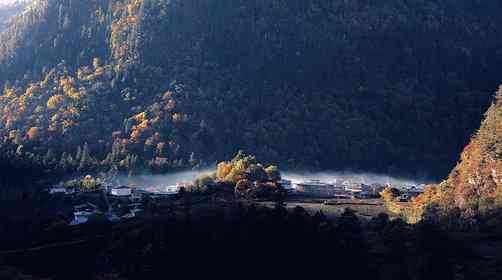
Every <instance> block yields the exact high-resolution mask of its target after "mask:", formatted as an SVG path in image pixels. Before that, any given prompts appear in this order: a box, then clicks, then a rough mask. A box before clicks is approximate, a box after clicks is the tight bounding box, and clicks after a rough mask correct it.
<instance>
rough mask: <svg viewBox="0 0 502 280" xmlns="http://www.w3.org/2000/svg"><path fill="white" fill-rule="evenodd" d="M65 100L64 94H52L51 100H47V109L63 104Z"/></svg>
mask: <svg viewBox="0 0 502 280" xmlns="http://www.w3.org/2000/svg"><path fill="white" fill-rule="evenodd" d="M63 100H64V96H62V95H60V94H56V95H53V96H51V97H50V98H49V100H47V109H49V110H53V109H55V108H56V107H58V106H60V105H61V103H62V102H63Z"/></svg>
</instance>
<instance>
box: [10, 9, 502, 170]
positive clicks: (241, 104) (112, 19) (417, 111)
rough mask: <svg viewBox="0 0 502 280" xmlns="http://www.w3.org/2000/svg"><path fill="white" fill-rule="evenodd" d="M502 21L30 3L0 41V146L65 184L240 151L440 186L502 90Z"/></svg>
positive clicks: (392, 13)
mask: <svg viewBox="0 0 502 280" xmlns="http://www.w3.org/2000/svg"><path fill="white" fill-rule="evenodd" d="M501 8H502V3H501V2H500V1H497V0H487V1H483V2H480V1H476V0H460V1H459V0H455V1H454V0H407V1H402V0H391V1H371V0H355V1H321V0H308V1H304V0H294V1H282V0H267V1H263V0H254V1H248V0H246V1H244V0H237V1H235V0H209V1H202V0H173V1H167V0H90V1H72V0H54V1H49V0H37V1H33V3H32V4H31V6H30V7H29V8H28V10H27V11H26V12H24V13H23V14H21V15H19V16H17V17H16V18H15V22H14V23H13V24H12V25H11V26H10V27H9V28H8V29H7V30H6V31H5V32H3V33H2V34H1V35H0V36H1V37H0V75H1V79H0V86H1V88H3V96H1V97H0V109H1V110H2V112H3V114H2V115H1V120H0V133H1V135H2V140H3V142H4V143H8V144H12V143H14V144H15V145H16V146H17V147H19V146H22V153H24V154H26V155H28V156H29V157H33V156H35V155H40V156H42V157H44V158H45V159H46V161H47V162H49V163H50V162H53V163H57V164H55V165H58V166H60V167H63V168H65V169H67V170H80V171H83V170H86V171H87V170H93V169H97V168H114V167H117V168H119V169H120V168H122V169H124V170H138V169H150V170H156V171H167V170H169V169H171V168H178V167H186V166H192V165H196V164H198V163H200V162H212V161H214V160H218V159H222V158H225V157H228V156H229V155H231V154H233V153H235V152H236V151H237V150H238V149H246V150H248V151H251V152H253V153H255V154H256V155H257V156H259V157H260V158H262V159H265V160H266V161H273V162H281V163H282V164H283V165H285V166H288V167H308V168H323V169H339V168H342V169H365V170H373V171H380V172H391V173H405V174H408V175H414V176H433V177H441V176H445V175H446V174H447V172H448V170H449V169H451V167H452V166H453V165H454V163H455V162H456V161H457V158H458V156H457V155H458V153H459V152H460V151H461V150H462V148H463V147H464V146H465V144H466V143H467V140H468V139H469V136H470V135H471V134H472V133H473V132H474V131H475V128H476V127H477V126H478V124H479V122H480V121H481V117H482V113H483V112H484V111H485V110H486V108H487V106H488V105H489V102H490V100H491V97H492V91H493V88H494V86H495V85H496V84H498V83H499V82H500V76H499V75H498V73H497V69H496V66H497V65H498V64H499V63H500V62H501V60H502V39H501V38H502V36H500V35H501V33H502V28H500V26H502V24H501V23H502V18H500V16H499V11H500V10H501ZM439 135H441V136H439ZM84 146H85V148H84ZM84 150H85V152H83V151H84Z"/></svg>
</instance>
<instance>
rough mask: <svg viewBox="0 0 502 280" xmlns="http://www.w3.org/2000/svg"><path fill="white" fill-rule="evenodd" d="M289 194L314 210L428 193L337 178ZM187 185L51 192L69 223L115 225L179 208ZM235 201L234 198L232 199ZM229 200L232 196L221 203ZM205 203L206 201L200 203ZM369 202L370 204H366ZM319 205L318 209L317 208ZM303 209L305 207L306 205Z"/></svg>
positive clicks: (291, 187) (301, 184) (294, 185)
mask: <svg viewBox="0 0 502 280" xmlns="http://www.w3.org/2000/svg"><path fill="white" fill-rule="evenodd" d="M278 183H279V184H280V185H281V186H282V187H283V188H284V189H285V190H286V192H287V199H286V201H285V202H286V203H288V202H291V205H302V204H298V203H305V205H312V203H311V202H312V201H315V204H314V210H320V209H321V208H319V207H320V206H321V205H324V207H326V206H330V205H340V201H345V203H342V204H344V205H350V204H353V205H356V204H355V203H354V202H355V201H359V202H360V201H363V203H365V204H366V205H371V204H369V203H370V202H371V203H373V202H374V201H377V203H376V205H382V203H381V201H380V199H379V198H380V192H382V191H383V190H384V189H385V188H386V187H393V188H396V189H398V190H399V192H400V193H401V195H400V196H399V198H398V200H399V201H401V202H407V201H409V200H410V199H411V198H413V197H416V196H418V195H419V194H420V193H422V192H423V191H424V187H425V186H424V185H399V186H397V185H396V186H394V185H390V184H381V183H369V184H366V183H360V182H357V181H356V180H350V179H345V180H342V179H339V178H337V179H334V180H333V181H332V182H324V181H321V180H318V179H310V180H305V181H295V182H294V181H292V180H288V179H286V178H284V179H282V180H280V181H279V182H278ZM186 186H187V183H181V182H180V183H177V184H175V185H159V186H134V185H123V186H110V185H109V186H96V187H94V188H92V189H87V188H78V187H65V186H63V185H61V184H59V185H55V186H53V187H51V188H49V189H48V192H49V194H51V195H53V196H64V197H65V198H67V199H70V201H71V204H72V209H67V211H66V213H67V216H68V219H67V223H68V224H69V225H72V226H75V225H80V224H85V223H87V222H88V221H89V220H90V219H92V218H96V217H99V218H104V219H106V220H108V221H110V222H112V223H117V222H120V221H122V220H128V219H132V218H135V217H139V216H144V215H146V214H145V207H146V206H147V204H149V203H155V204H156V205H164V206H168V207H175V205H176V204H180V205H181V203H180V202H179V199H180V196H181V195H180V192H183V191H184V190H185V187H186ZM231 199H232V198H231ZM225 200H228V197H227V198H225V199H223V198H220V201H225ZM200 201H203V200H200ZM364 201H366V202H364ZM316 205H317V206H316ZM302 206H303V205H302Z"/></svg>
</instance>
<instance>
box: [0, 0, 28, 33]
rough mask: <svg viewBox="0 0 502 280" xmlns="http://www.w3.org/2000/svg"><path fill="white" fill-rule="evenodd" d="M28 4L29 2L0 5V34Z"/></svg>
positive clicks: (26, 0)
mask: <svg viewBox="0 0 502 280" xmlns="http://www.w3.org/2000/svg"><path fill="white" fill-rule="evenodd" d="M28 4H29V1H28V0H23V1H16V2H14V3H5V4H3V3H0V32H2V31H3V30H4V29H5V28H7V26H8V25H9V22H10V20H11V19H12V18H13V17H15V16H16V15H18V14H19V13H21V12H22V11H23V10H24V8H26V6H28Z"/></svg>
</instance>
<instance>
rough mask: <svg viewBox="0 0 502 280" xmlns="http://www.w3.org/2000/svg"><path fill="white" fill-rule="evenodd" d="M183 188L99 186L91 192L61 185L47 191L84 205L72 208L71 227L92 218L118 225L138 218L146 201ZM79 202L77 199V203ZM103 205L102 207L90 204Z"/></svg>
mask: <svg viewBox="0 0 502 280" xmlns="http://www.w3.org/2000/svg"><path fill="white" fill-rule="evenodd" d="M181 187H182V185H179V184H178V185H174V186H165V187H152V188H140V187H129V186H119V187H113V186H102V187H98V188H96V189H93V190H92V191H89V190H85V189H78V188H67V187H64V186H61V185H57V186H54V187H52V188H50V189H49V190H48V192H49V193H50V194H53V195H57V194H59V195H65V196H71V197H74V198H75V201H80V202H82V200H84V201H87V202H85V203H80V204H78V205H74V206H73V219H72V220H71V221H69V224H70V225H80V224H85V223H87V222H88V221H89V219H91V218H93V217H101V218H105V219H107V220H109V221H110V222H118V221H120V220H123V219H130V218H134V217H137V216H138V215H141V213H142V212H143V206H144V201H145V198H151V199H164V198H172V197H175V196H176V195H177V194H178V192H179V190H180V188H181ZM77 198H78V199H77ZM98 198H102V199H100V200H101V201H104V203H102V204H103V205H100V206H98V204H99V203H92V202H89V201H93V202H94V201H95V200H98Z"/></svg>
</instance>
